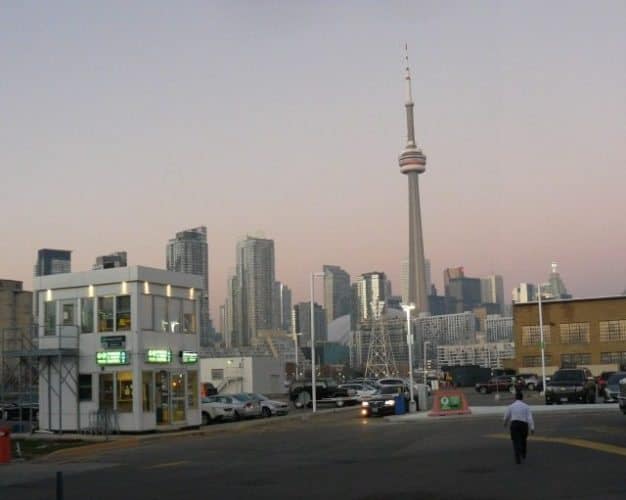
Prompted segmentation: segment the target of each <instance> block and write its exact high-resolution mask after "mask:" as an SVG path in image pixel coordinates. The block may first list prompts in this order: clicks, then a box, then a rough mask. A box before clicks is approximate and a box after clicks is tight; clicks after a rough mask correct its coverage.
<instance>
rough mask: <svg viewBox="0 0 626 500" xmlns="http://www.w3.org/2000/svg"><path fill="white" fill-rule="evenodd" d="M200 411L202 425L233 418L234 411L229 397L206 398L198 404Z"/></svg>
mask: <svg viewBox="0 0 626 500" xmlns="http://www.w3.org/2000/svg"><path fill="white" fill-rule="evenodd" d="M200 409H201V411H202V425H208V424H210V423H211V422H216V421H221V420H232V419H234V418H235V409H234V407H233V404H232V403H231V398H230V397H229V396H219V395H215V396H207V397H204V398H202V401H201V403H200Z"/></svg>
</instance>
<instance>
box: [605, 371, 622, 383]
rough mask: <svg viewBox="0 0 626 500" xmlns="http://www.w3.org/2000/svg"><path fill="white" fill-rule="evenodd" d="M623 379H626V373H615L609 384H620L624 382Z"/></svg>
mask: <svg viewBox="0 0 626 500" xmlns="http://www.w3.org/2000/svg"><path fill="white" fill-rule="evenodd" d="M623 378H626V372H617V373H614V374H613V375H611V376H610V377H609V380H608V381H607V384H609V385H616V384H619V381H620V380H622V379H623Z"/></svg>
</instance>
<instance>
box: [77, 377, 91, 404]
mask: <svg viewBox="0 0 626 500" xmlns="http://www.w3.org/2000/svg"><path fill="white" fill-rule="evenodd" d="M92 378H93V377H92V375H91V373H81V374H79V375H78V400H79V401H91V400H92V399H93V395H92Z"/></svg>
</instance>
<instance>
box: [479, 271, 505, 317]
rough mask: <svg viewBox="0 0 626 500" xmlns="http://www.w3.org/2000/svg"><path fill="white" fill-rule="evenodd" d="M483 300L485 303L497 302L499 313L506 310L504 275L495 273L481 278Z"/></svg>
mask: <svg viewBox="0 0 626 500" xmlns="http://www.w3.org/2000/svg"><path fill="white" fill-rule="evenodd" d="M480 293H481V302H482V303H483V304H497V305H498V308H499V313H500V314H502V313H503V312H504V311H503V309H504V283H503V280H502V276H500V275H499V274H494V275H491V276H487V277H486V278H481V279H480Z"/></svg>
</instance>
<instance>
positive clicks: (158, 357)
mask: <svg viewBox="0 0 626 500" xmlns="http://www.w3.org/2000/svg"><path fill="white" fill-rule="evenodd" d="M171 362H172V351H170V350H169V349H148V352H147V353H146V363H171Z"/></svg>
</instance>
